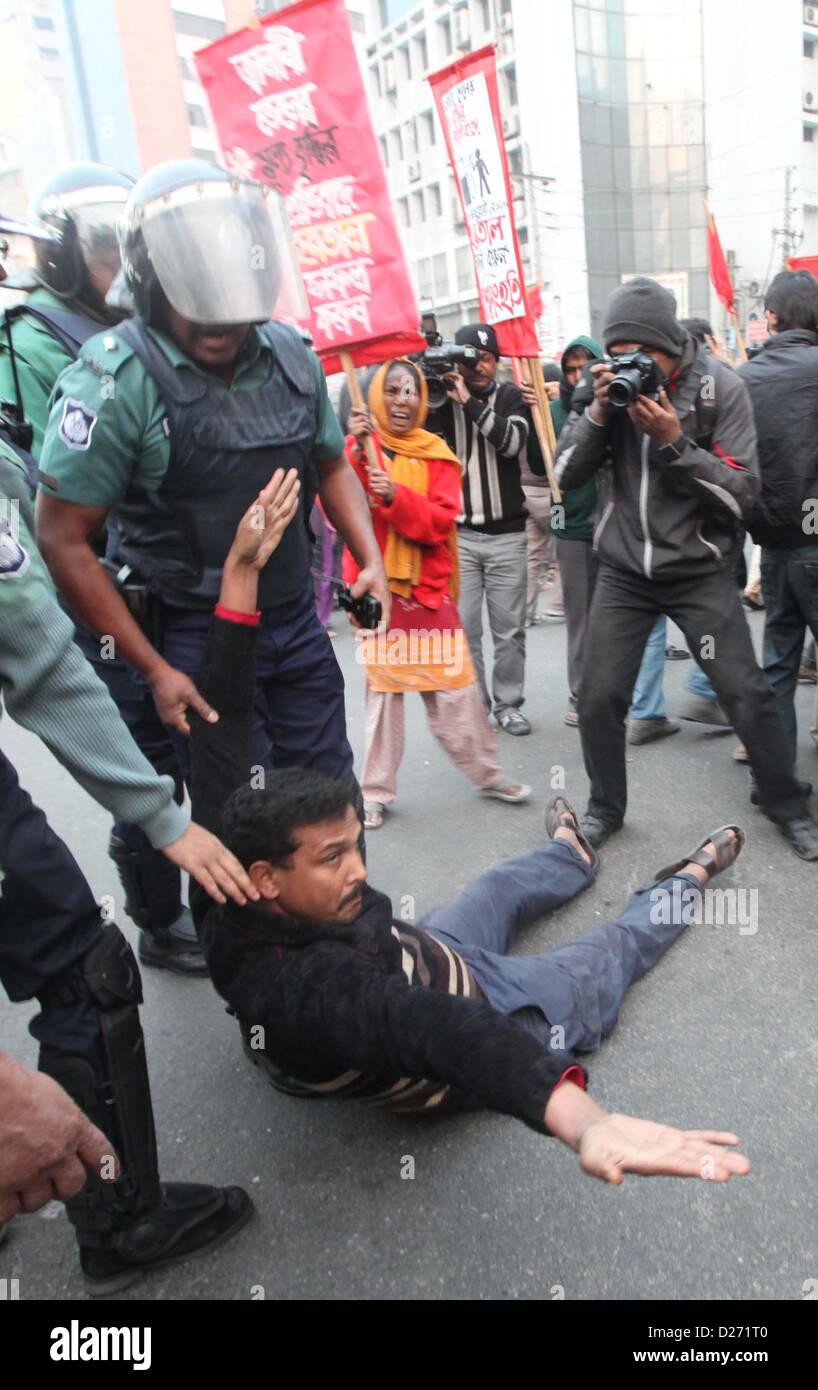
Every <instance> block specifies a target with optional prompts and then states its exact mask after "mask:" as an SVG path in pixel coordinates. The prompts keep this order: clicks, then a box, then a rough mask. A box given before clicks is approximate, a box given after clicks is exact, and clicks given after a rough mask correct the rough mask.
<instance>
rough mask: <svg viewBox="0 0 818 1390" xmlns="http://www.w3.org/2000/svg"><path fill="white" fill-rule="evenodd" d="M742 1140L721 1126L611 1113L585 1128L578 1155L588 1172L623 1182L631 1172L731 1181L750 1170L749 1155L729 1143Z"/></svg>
mask: <svg viewBox="0 0 818 1390" xmlns="http://www.w3.org/2000/svg"><path fill="white" fill-rule="evenodd" d="M739 1142H740V1141H739V1139H738V1137H737V1136H736V1135H735V1134H724V1133H722V1132H721V1131H720V1130H715V1129H687V1130H683V1129H671V1128H670V1126H669V1125H657V1124H654V1123H653V1121H652V1120H637V1119H635V1118H634V1117H633V1116H632V1115H606V1116H605V1118H604V1119H603V1120H597V1121H595V1122H594V1123H592V1124H590V1125H589V1126H588V1128H587V1129H586V1130H585V1132H584V1133H583V1135H582V1138H581V1139H580V1142H579V1156H580V1161H581V1163H582V1166H583V1168H584V1170H585V1172H586V1173H590V1174H591V1175H592V1176H593V1177H595V1178H602V1179H603V1181H604V1182H612V1183H621V1181H622V1179H623V1177H624V1176H625V1174H626V1173H641V1174H642V1176H643V1177H645V1176H647V1177H656V1176H665V1177H672V1178H706V1179H708V1180H709V1181H710V1182H727V1181H729V1179H730V1178H738V1177H743V1176H744V1174H745V1173H749V1171H750V1160H749V1159H747V1158H745V1157H744V1155H743V1154H738V1153H733V1152H732V1151H731V1149H730V1148H728V1147H727V1146H728V1145H733V1144H738V1143H739Z"/></svg>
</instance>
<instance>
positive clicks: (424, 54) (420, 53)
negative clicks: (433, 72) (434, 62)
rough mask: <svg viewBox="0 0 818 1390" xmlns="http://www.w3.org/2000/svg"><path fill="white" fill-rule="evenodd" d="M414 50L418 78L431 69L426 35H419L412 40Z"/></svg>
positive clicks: (414, 63) (414, 64)
mask: <svg viewBox="0 0 818 1390" xmlns="http://www.w3.org/2000/svg"><path fill="white" fill-rule="evenodd" d="M412 48H413V49H414V55H413V66H414V70H415V74H416V76H417V77H422V76H423V74H424V73H425V72H426V71H427V69H428V67H429V47H428V44H427V43H426V35H425V34H418V35H417V37H416V38H414V39H412Z"/></svg>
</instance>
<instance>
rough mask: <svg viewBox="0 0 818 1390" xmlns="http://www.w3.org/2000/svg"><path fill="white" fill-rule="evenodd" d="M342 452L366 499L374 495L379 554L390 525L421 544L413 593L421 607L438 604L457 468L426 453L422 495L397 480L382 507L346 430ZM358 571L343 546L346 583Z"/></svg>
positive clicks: (448, 567)
mask: <svg viewBox="0 0 818 1390" xmlns="http://www.w3.org/2000/svg"><path fill="white" fill-rule="evenodd" d="M372 437H373V440H374V442H375V448H376V450H377V452H378V457H379V459H380V462H381V464H382V467H383V468H384V470H385V471H386V472H387V473H388V472H389V460H388V459H387V458H386V457H385V456H384V454H383V453H382V451H381V447H380V441H379V440H378V437H377V435H373V436H372ZM346 452H347V458H348V459H349V461H350V463H351V464H352V467H353V468H354V469H355V472H356V473H357V474H358V477H359V478H360V480H361V485H362V487H363V488H364V491H365V492H366V495H367V497H368V498H369V499H370V502H371V501H372V500H375V506H373V508H372V525H373V527H374V528H375V537H376V539H377V542H378V545H379V546H380V548H381V554H383V552H384V550H385V547H386V540H387V536H388V534H389V528H390V526H391V527H393V528H394V530H395V531H397V532H398V534H399V535H401V536H405V537H406V539H407V540H410V541H415V542H416V543H417V544H419V545H421V546H423V567H422V570H421V577H420V583H419V584H417V585H416V586H415V588H414V589H413V591H412V596H413V598H415V599H416V600H417V602H418V603H422V604H423V605H424V607H426V608H431V609H437V608H439V607H440V605H441V603H442V602H443V600H444V598H445V597H446V595H447V594H448V592H449V578H450V575H451V573H452V556H451V551H450V550H449V536H450V535H451V533H452V530H453V529H454V524H455V517H456V516H457V514H458V512H459V511H460V470H459V469H457V468H455V466H454V464H453V463H446V462H444V461H443V460H440V459H430V460H429V492H428V494H427V496H426V497H421V496H420V494H419V493H417V492H413V491H412V489H411V488H409V487H404V486H402V485H401V484H396V486H395V500H394V502H393V503H392V504H391V506H388V507H387V506H385V505H384V503H383V502H381V501H380V500H378V499H375V498H374V494H373V492H372V490H371V488H370V486H369V478H368V475H367V471H366V455H365V454H364V453H363V451H362V450H359V447H358V441H357V440H356V439H355V437H354V436H353V435H351V434H350V435H347V446H346ZM359 573H360V565H358V564H357V562H356V560H355V558H354V556H352V555H351V554H350V552H349V551H348V550H345V551H344V567H343V574H344V580H345V581H346V583H347V584H354V582H355V580H356V579H357V578H358V575H359Z"/></svg>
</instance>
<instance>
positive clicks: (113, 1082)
mask: <svg viewBox="0 0 818 1390" xmlns="http://www.w3.org/2000/svg"><path fill="white" fill-rule="evenodd" d="M40 1000H41V1003H42V1005H43V1010H44V1013H45V1012H46V1011H47V1010H48V1009H49V1008H51V1007H56V1006H60V1005H63V1006H65V1005H67V1004H70V1003H71V1002H72V1001H79V1002H81V1003H85V1004H87V1005H90V1006H91V1007H93V1008H94V1009H95V1010H96V1015H97V1019H98V1024H99V1030H100V1034H101V1055H102V1060H101V1061H100V1063H99V1064H98V1065H96V1066H95V1065H94V1064H93V1063H92V1062H91V1060H90V1057H89V1055H88V1054H86V1055H84V1056H70V1055H68V1054H67V1053H66V1052H62V1051H60V1050H58V1048H56V1047H55V1046H53V1045H49V1044H48V1043H45V1042H44V1044H43V1046H42V1047H41V1050H40V1068H41V1070H42V1071H44V1072H47V1073H48V1075H49V1076H51V1077H53V1078H54V1080H55V1081H57V1082H58V1083H59V1084H60V1085H61V1086H62V1087H63V1088H64V1089H65V1090H66V1091H67V1092H68V1094H69V1095H70V1096H71V1098H72V1099H73V1100H74V1101H76V1103H77V1105H79V1106H80V1108H81V1109H82V1110H84V1111H85V1113H86V1115H88V1117H89V1118H90V1119H91V1120H92V1121H93V1123H94V1124H95V1125H97V1126H98V1128H99V1129H101V1130H102V1131H103V1132H104V1133H105V1134H107V1135H108V1137H109V1138H110V1140H111V1149H112V1153H113V1152H114V1151H115V1152H116V1154H117V1156H118V1158H119V1160H120V1164H121V1173H120V1176H119V1177H118V1178H116V1179H114V1180H110V1181H105V1178H106V1176H107V1175H106V1173H105V1171H104V1163H103V1171H102V1172H101V1173H96V1172H91V1171H89V1176H88V1182H87V1184H86V1186H85V1188H84V1190H83V1191H82V1192H81V1193H79V1194H78V1195H77V1196H76V1197H72V1198H71V1199H70V1201H68V1202H66V1209H67V1211H68V1216H69V1219H70V1220H71V1222H72V1224H73V1225H74V1227H75V1230H76V1233H77V1241H78V1243H79V1254H80V1264H81V1267H82V1272H83V1277H84V1279H85V1284H86V1287H87V1289H88V1292H89V1293H90V1294H91V1295H94V1296H98V1297H100V1296H102V1297H104V1296H108V1295H110V1294H113V1293H118V1292H120V1291H121V1290H122V1289H125V1288H128V1287H129V1285H131V1284H133V1283H135V1282H136V1281H137V1280H139V1279H141V1278H142V1276H143V1275H144V1274H145V1273H147V1272H148V1271H150V1270H152V1269H164V1268H165V1267H166V1266H167V1265H170V1264H176V1263H178V1262H180V1261H182V1260H185V1259H187V1258H189V1257H190V1256H192V1255H197V1254H201V1253H204V1252H205V1251H207V1250H212V1249H213V1248H214V1247H215V1246H216V1245H218V1244H220V1243H221V1242H222V1241H224V1240H227V1239H228V1238H229V1237H230V1236H232V1235H234V1234H235V1232H236V1231H238V1230H239V1229H240V1228H241V1227H242V1226H243V1225H244V1223H245V1222H246V1221H247V1220H248V1219H249V1217H250V1215H251V1213H252V1210H253V1206H252V1202H251V1201H250V1198H249V1197H248V1195H247V1193H246V1192H244V1191H243V1190H242V1189H241V1188H239V1187H226V1188H222V1187H210V1186H205V1185H202V1184H199V1183H162V1182H160V1180H159V1169H158V1164H157V1157H156V1134H155V1130H154V1124H153V1109H152V1106H151V1096H150V1085H149V1082H148V1070H147V1064H146V1060H145V1044H144V1037H143V1034H142V1027H141V1024H140V1021H139V1010H138V1007H137V1005H138V1004H140V1003H141V1002H142V985H141V980H140V978H139V968H138V966H137V963H136V957H135V956H134V954H133V951H132V950H131V948H130V946H129V945H128V943H127V941H126V940H125V938H124V936H123V935H122V933H121V932H120V930H119V928H118V927H117V926H115V924H114V923H113V922H109V923H107V924H106V925H105V927H104V932H103V938H102V940H101V941H100V943H99V945H98V946H95V947H94V948H93V949H92V950H91V951H89V953H88V955H87V956H86V957H85V959H84V961H83V962H82V964H81V966H80V967H79V971H78V972H77V973H75V974H74V975H73V976H72V977H71V979H70V980H69V979H66V980H65V981H64V982H63V983H61V984H57V985H54V986H52V987H51V988H50V989H49V990H48V991H47V993H46V994H45V995H41V996H40Z"/></svg>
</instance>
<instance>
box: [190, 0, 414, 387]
mask: <svg viewBox="0 0 818 1390" xmlns="http://www.w3.org/2000/svg"><path fill="white" fill-rule="evenodd" d="M195 59H196V66H197V68H198V69H199V75H200V77H201V80H202V83H203V85H204V88H205V91H206V92H207V96H208V100H209V102H210V109H211V111H212V113H213V120H214V123H215V126H216V129H217V131H218V133H219V140H220V142H221V146H222V149H223V151H224V162H225V166H226V168H227V169H228V170H229V171H230V172H231V173H233V174H235V175H236V177H237V178H243V179H256V180H257V181H258V182H260V183H266V184H270V185H271V186H272V187H273V188H275V189H276V190H277V191H278V193H280V194H281V195H282V197H283V198H284V200H285V203H286V207H287V213H288V215H289V219H290V225H291V227H292V229H293V237H294V240H295V246H296V251H297V254H298V260H299V264H300V266H301V273H302V276H303V278H304V284H305V287H306V290H307V298H308V300H309V305H310V319H309V323H307V324H305V325H304V327H305V328H307V329H309V332H310V333H311V334H312V337H313V341H314V343H315V350H316V352H317V353H318V354H319V356H320V357H321V359H322V361H323V364H324V369H325V370H326V371H327V372H334V371H339V370H340V361H339V359H338V353H339V352H340V351H341V350H343V351H348V352H349V353H350V355H351V356H352V358H353V361H354V362H355V364H356V365H357V366H363V365H365V364H366V363H369V362H382V361H383V360H384V359H385V358H387V357H393V356H398V355H401V354H403V353H406V352H422V351H423V349H424V348H425V347H426V340H425V339H424V338H423V337H422V336H421V334H420V332H419V331H418V324H419V322H420V315H419V313H418V308H417V304H416V302H415V295H414V290H413V288H412V284H411V281H410V279H409V274H408V271H407V268H406V262H405V260H404V256H403V249H402V247H401V243H400V238H399V236H398V230H397V227H396V225H395V219H394V215H393V212H392V204H391V201H390V198H389V192H388V189H387V186H386V178H385V175H384V171H383V165H382V164H381V158H380V152H379V150H378V144H377V141H376V139H375V133H374V131H373V129H372V124H371V122H370V119H369V110H368V107H367V102H366V96H365V94H364V89H363V84H362V82H361V73H360V68H359V67H358V59H357V57H356V54H355V48H354V46H353V41H352V32H351V30H350V26H349V18H348V16H347V11H346V7H345V5H344V0H300V3H298V4H295V5H290V6H289V7H288V8H287V9H286V10H279V11H278V12H277V13H276V14H273V15H270V16H269V17H268V18H266V19H265V20H263V22H262V23H261V24H260V25H253V26H251V27H249V28H246V29H241V30H239V31H238V33H235V34H228V35H227V36H226V37H225V38H223V39H219V40H218V41H217V42H216V43H214V44H211V45H210V46H209V47H208V48H203V49H200V50H199V52H198V53H196V55H195Z"/></svg>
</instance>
